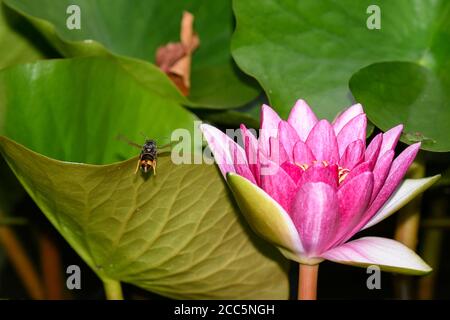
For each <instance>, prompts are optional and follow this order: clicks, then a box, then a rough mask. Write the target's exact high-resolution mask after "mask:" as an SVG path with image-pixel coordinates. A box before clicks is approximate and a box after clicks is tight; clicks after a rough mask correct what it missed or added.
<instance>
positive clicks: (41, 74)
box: [0, 57, 196, 164]
mask: <svg viewBox="0 0 450 320" xmlns="http://www.w3.org/2000/svg"><path fill="white" fill-rule="evenodd" d="M123 61H124V60H123V59H115V58H113V57H110V58H100V57H90V58H74V59H65V60H49V61H39V62H37V63H34V64H26V65H20V66H17V67H14V68H8V69H6V70H4V71H3V72H1V73H0V114H4V117H3V119H0V134H4V135H6V136H8V137H10V138H12V139H14V140H16V141H18V142H20V143H22V144H24V145H26V146H28V147H30V148H31V149H33V150H37V151H39V152H40V153H43V154H45V155H48V156H50V157H53V158H56V159H60V160H67V161H76V162H85V163H93V164H103V163H111V162H114V161H117V160H120V159H122V160H123V159H125V158H127V157H130V156H132V155H135V154H136V153H137V152H139V150H135V149H134V148H133V147H131V146H129V145H128V144H126V143H124V142H119V143H118V141H117V136H118V135H124V136H126V137H128V138H129V139H132V140H134V141H137V142H141V141H142V140H143V139H144V138H143V137H142V136H141V132H142V133H144V134H145V135H147V136H149V137H152V138H155V139H156V140H157V141H160V142H163V141H168V140H169V139H170V135H171V133H172V131H173V130H175V129H178V128H186V129H189V130H191V131H192V129H193V120H195V119H196V118H195V116H193V115H192V114H191V113H189V112H188V111H186V110H185V109H184V108H182V107H181V106H180V105H179V104H178V103H177V102H176V101H175V100H173V99H171V97H170V94H168V93H167V92H168V91H167V90H165V87H164V83H155V84H154V86H153V90H152V91H150V90H148V88H149V87H143V86H141V85H140V83H139V82H137V81H135V79H134V78H133V77H132V75H131V74H130V73H129V72H128V69H127V67H126V66H124V64H123ZM148 71H151V70H150V69H149V70H148ZM155 73H156V75H157V76H158V75H159V71H157V70H155Z"/></svg>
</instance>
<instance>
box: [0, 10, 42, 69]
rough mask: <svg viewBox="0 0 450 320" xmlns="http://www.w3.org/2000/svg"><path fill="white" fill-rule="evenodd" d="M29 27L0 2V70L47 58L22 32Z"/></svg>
mask: <svg viewBox="0 0 450 320" xmlns="http://www.w3.org/2000/svg"><path fill="white" fill-rule="evenodd" d="M27 27H29V26H28V23H26V21H25V22H24V19H23V18H22V17H20V16H19V15H18V14H17V13H15V12H14V11H12V10H11V9H9V8H7V7H5V5H4V4H3V3H1V2H0V39H1V41H0V69H3V68H5V67H7V66H10V65H15V64H19V63H24V62H32V61H35V60H39V59H43V58H45V57H46V52H44V51H45V50H41V49H42V48H39V47H38V46H36V45H35V44H34V43H33V42H32V40H31V39H30V38H29V37H28V36H30V35H29V34H28V35H25V34H24V33H22V32H21V31H25V29H26V28H27Z"/></svg>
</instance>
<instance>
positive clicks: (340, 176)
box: [295, 160, 350, 184]
mask: <svg viewBox="0 0 450 320" xmlns="http://www.w3.org/2000/svg"><path fill="white" fill-rule="evenodd" d="M317 163H322V165H323V166H324V167H327V166H329V163H328V161H325V160H322V161H317V160H314V161H313V164H317ZM295 165H297V166H298V167H300V168H301V169H302V170H303V171H306V170H307V169H308V168H309V164H307V163H297V162H296V163H295ZM349 172H350V170H349V169H347V168H343V167H340V166H339V167H338V181H339V184H341V183H342V182H343V181H344V180H345V178H346V177H347V175H348V174H349Z"/></svg>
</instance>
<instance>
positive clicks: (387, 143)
mask: <svg viewBox="0 0 450 320" xmlns="http://www.w3.org/2000/svg"><path fill="white" fill-rule="evenodd" d="M402 131H403V125H401V124H400V125H398V126H396V127H394V128H392V129H390V130H388V131H386V132H385V133H384V134H383V143H382V144H381V150H380V156H382V155H383V154H384V153H385V152H386V151H388V150H394V149H395V146H396V145H397V142H398V139H399V138H400V135H401V134H402Z"/></svg>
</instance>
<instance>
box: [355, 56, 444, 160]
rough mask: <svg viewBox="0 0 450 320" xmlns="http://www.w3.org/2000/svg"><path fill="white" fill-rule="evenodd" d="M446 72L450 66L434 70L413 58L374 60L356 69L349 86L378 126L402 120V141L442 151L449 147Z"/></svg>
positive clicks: (392, 124)
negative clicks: (370, 63) (405, 60)
mask: <svg viewBox="0 0 450 320" xmlns="http://www.w3.org/2000/svg"><path fill="white" fill-rule="evenodd" d="M449 52H450V51H449ZM449 67H450V65H449ZM449 76H450V68H449V69H448V71H447V70H443V69H440V71H438V72H435V71H433V70H432V69H431V70H430V69H428V68H427V67H425V66H421V65H419V64H417V63H414V62H384V63H376V64H373V65H370V66H368V67H366V68H363V69H361V70H360V71H358V72H357V73H355V74H354V75H353V77H352V78H351V80H350V89H351V90H352V93H353V95H354V96H355V98H356V99H357V100H358V101H360V102H361V103H363V104H364V106H365V110H366V113H367V115H368V116H369V117H370V119H371V120H372V122H373V123H375V125H376V126H377V127H379V128H381V129H382V130H388V129H389V128H391V127H393V126H395V125H397V124H399V123H402V124H404V126H405V128H404V132H403V135H402V137H401V140H402V141H403V142H405V143H408V144H411V143H416V142H421V148H422V149H424V150H429V151H439V152H445V151H450V138H449V137H450V127H449V125H448V124H449V123H450V93H449V90H450V77H449Z"/></svg>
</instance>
